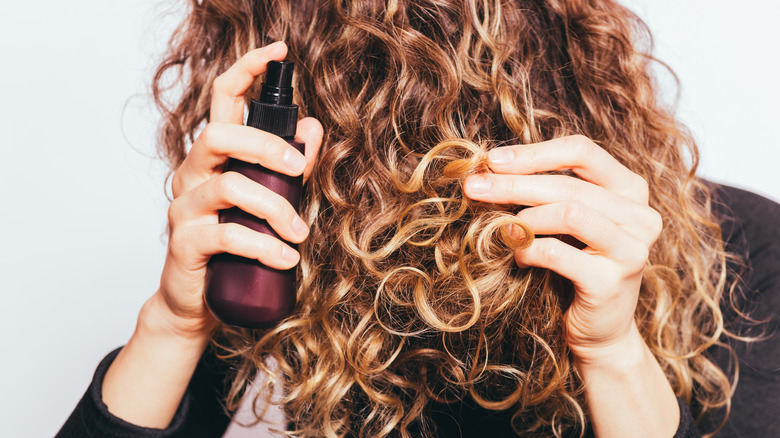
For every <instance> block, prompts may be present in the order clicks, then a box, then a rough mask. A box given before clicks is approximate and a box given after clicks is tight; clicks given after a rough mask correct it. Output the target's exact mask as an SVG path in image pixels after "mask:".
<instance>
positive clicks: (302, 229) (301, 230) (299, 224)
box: [292, 215, 309, 236]
mask: <svg viewBox="0 0 780 438" xmlns="http://www.w3.org/2000/svg"><path fill="white" fill-rule="evenodd" d="M292 229H293V231H294V232H295V234H297V235H298V236H305V235H306V233H308V232H309V227H307V226H306V222H304V221H303V219H301V218H300V216H298V215H296V216H295V217H294V218H293V221H292Z"/></svg>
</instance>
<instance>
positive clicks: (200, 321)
mask: <svg viewBox="0 0 780 438" xmlns="http://www.w3.org/2000/svg"><path fill="white" fill-rule="evenodd" d="M206 312H208V311H207V310H206ZM215 326H216V320H215V319H214V318H213V317H212V316H211V315H205V316H203V317H197V318H196V317H183V316H179V315H177V314H175V313H174V312H173V311H172V310H171V308H170V306H169V305H168V304H167V302H166V300H165V297H164V296H163V294H162V293H161V291H160V290H158V291H157V292H155V294H154V295H152V296H151V298H149V299H148V300H147V301H146V302H145V303H144V305H143V307H141V311H140V312H139V314H138V321H137V323H136V329H135V335H136V336H143V337H147V336H151V337H154V338H167V339H173V340H176V341H177V342H180V343H183V344H189V345H192V344H202V345H203V347H204V348H205V345H206V344H207V343H208V341H209V339H210V338H211V332H212V330H213V329H214V327H215Z"/></svg>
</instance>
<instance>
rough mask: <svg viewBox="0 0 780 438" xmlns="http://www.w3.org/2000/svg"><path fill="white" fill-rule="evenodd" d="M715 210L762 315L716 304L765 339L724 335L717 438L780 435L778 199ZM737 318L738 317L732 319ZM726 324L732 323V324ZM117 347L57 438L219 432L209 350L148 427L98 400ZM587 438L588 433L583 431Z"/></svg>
mask: <svg viewBox="0 0 780 438" xmlns="http://www.w3.org/2000/svg"><path fill="white" fill-rule="evenodd" d="M715 195H716V200H717V202H718V206H717V209H718V211H719V212H720V217H721V218H722V221H721V225H722V229H723V239H724V241H725V242H726V249H727V251H729V252H731V253H734V254H737V255H740V256H742V257H743V258H744V259H745V260H746V261H747V262H748V267H747V271H746V272H745V273H744V274H743V276H742V281H741V290H742V294H741V295H740V299H739V300H738V302H737V307H738V308H740V309H741V310H743V311H748V312H750V316H751V317H753V318H754V319H768V320H769V321H768V322H767V323H763V324H761V325H760V326H755V325H752V326H749V325H748V324H747V323H745V322H741V321H740V320H738V319H737V318H736V315H735V312H734V311H733V310H732V309H731V307H730V306H729V305H727V304H725V303H724V305H722V308H723V311H724V316H725V318H726V321H727V323H729V324H732V326H731V327H736V328H737V330H739V331H740V332H742V333H747V334H751V333H752V334H756V333H758V331H759V330H760V331H763V332H765V333H766V335H767V339H766V340H764V341H762V342H760V343H757V344H746V343H743V342H739V341H734V340H732V339H725V338H724V341H725V342H728V343H729V344H730V345H731V346H732V347H733V348H734V349H735V350H736V352H737V355H738V357H739V361H740V367H739V369H740V373H739V384H738V385H737V388H736V392H735V394H734V397H733V399H732V409H731V414H730V415H729V419H728V422H727V423H726V425H725V427H724V428H723V429H722V430H721V431H720V433H718V435H717V436H719V437H776V436H780V335H778V334H776V333H775V332H776V329H777V318H776V316H777V313H778V309H780V227H779V226H778V225H780V204H777V203H775V202H773V201H770V200H768V199H766V198H763V197H760V196H758V195H755V194H753V193H749V192H746V191H743V190H739V189H735V188H731V187H725V186H720V187H718V188H716V190H715ZM735 321H737V322H735ZM733 324H736V326H735V325H733ZM118 352H119V349H117V350H115V351H113V352H112V353H110V354H109V355H108V356H106V358H105V359H103V361H102V362H101V363H100V365H99V366H98V368H97V371H96V372H95V376H94V379H93V381H92V383H91V384H90V386H89V388H88V389H87V392H86V393H85V394H84V397H82V399H81V401H79V403H78V405H77V406H76V408H75V409H74V411H73V413H72V414H71V416H70V417H69V418H68V420H67V421H66V422H65V424H64V425H63V427H62V429H61V430H60V431H59V433H58V434H57V438H71V437H72V438H85V437H101V438H102V437H117V438H137V437H144V438H162V437H187V438H190V437H192V438H199V437H203V438H210V437H220V436H222V434H223V433H224V431H225V429H226V428H227V426H228V424H229V422H230V418H229V417H228V416H227V415H226V414H225V413H224V410H223V408H222V405H221V400H224V397H225V391H226V388H227V386H226V382H225V376H226V371H227V370H226V369H225V367H224V365H223V364H222V363H220V362H219V361H218V360H216V359H215V358H214V356H213V353H212V352H211V351H210V350H208V351H207V352H206V354H204V356H203V358H202V359H201V361H200V363H199V365H198V368H197V369H196V371H195V374H194V375H193V378H192V380H191V382H190V385H189V388H188V390H187V393H186V394H185V396H184V399H183V400H182V402H181V405H180V406H179V409H178V411H177V412H176V415H175V417H174V419H173V421H172V422H171V424H170V426H169V427H168V428H167V429H165V430H161V429H149V428H143V427H138V426H135V425H133V424H130V423H127V422H125V421H123V420H121V419H119V418H117V417H115V416H113V415H111V413H109V412H108V410H107V409H106V405H105V404H103V401H102V399H101V387H102V382H103V377H104V375H105V373H106V370H107V369H108V367H109V365H110V364H111V362H112V361H113V359H114V358H115V357H116V354H117V353H118ZM708 354H709V355H710V356H711V357H712V358H714V360H715V361H716V363H717V364H718V365H719V366H720V367H721V368H722V369H724V370H728V371H730V370H731V369H732V368H733V364H730V363H729V355H728V354H727V353H726V351H725V349H722V348H717V347H713V348H711V349H710V350H709V351H708ZM678 401H679V404H680V414H681V415H680V425H679V427H678V430H677V433H676V434H675V437H697V436H700V432H699V428H697V425H696V423H695V422H694V420H693V417H692V416H691V410H690V408H689V407H688V406H687V405H686V404H685V403H684V402H683V401H682V400H678ZM430 415H431V416H432V420H433V421H434V422H435V423H436V424H437V428H438V430H439V435H440V436H441V437H457V436H463V437H471V436H490V437H510V436H515V435H514V434H513V433H512V430H511V427H509V423H508V419H509V417H510V415H509V413H508V412H490V411H486V410H484V409H481V408H479V407H478V406H476V405H475V404H473V402H472V403H469V402H468V401H464V402H463V403H461V404H458V405H454V406H448V407H437V408H436V409H432V410H431V413H430ZM720 415H721V416H720V417H719V416H718V415H714V416H712V417H710V418H705V419H702V420H701V421H700V424H699V426H698V427H701V428H703V430H707V431H711V430H713V425H717V424H719V423H720V420H721V419H722V413H721V414H720ZM587 435H588V436H592V433H591V432H588V434H587Z"/></svg>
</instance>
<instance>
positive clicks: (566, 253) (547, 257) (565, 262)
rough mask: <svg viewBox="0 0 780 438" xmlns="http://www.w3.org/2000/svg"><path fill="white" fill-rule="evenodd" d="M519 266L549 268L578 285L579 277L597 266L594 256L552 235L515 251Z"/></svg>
mask: <svg viewBox="0 0 780 438" xmlns="http://www.w3.org/2000/svg"><path fill="white" fill-rule="evenodd" d="M515 261H516V262H517V264H518V266H520V267H528V266H535V267H538V268H545V269H550V270H551V271H553V272H556V273H558V274H560V275H561V276H563V277H565V278H568V279H569V280H571V281H572V282H573V283H574V285H575V286H578V285H579V284H580V282H579V281H578V280H579V279H582V278H588V276H589V275H592V273H593V272H596V270H597V269H598V268H599V267H598V266H597V259H596V256H594V255H591V254H588V253H586V252H583V251H580V250H578V249H576V248H574V247H573V246H570V245H567V244H565V243H563V242H561V241H560V240H558V239H556V238H553V237H544V238H537V239H534V241H533V243H531V246H529V247H528V248H525V249H521V250H517V251H515Z"/></svg>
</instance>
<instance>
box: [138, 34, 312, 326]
mask: <svg viewBox="0 0 780 438" xmlns="http://www.w3.org/2000/svg"><path fill="white" fill-rule="evenodd" d="M286 55H287V46H286V45H285V44H284V43H282V42H276V43H273V44H270V45H268V46H266V47H263V48H260V49H256V50H253V51H251V52H249V53H247V54H246V55H244V56H243V57H242V58H241V59H239V60H238V61H237V62H236V63H235V64H234V65H233V66H232V67H231V68H230V69H229V70H227V71H226V72H225V73H223V74H222V75H221V76H219V77H217V78H216V79H215V81H214V85H213V88H212V101H211V111H210V116H211V117H210V119H211V120H210V123H209V124H208V125H206V127H205V128H204V129H203V131H202V132H201V133H200V135H199V136H198V137H197V139H196V140H195V142H194V143H193V145H192V149H191V150H190V152H189V154H188V155H187V157H186V158H185V160H184V162H183V163H182V164H181V166H180V167H179V168H178V169H177V170H176V172H175V173H174V175H173V179H172V192H173V198H174V199H173V202H172V203H171V205H170V208H169V209H168V220H169V232H170V233H169V243H168V252H167V256H166V259H165V266H164V268H163V273H162V278H161V282H160V289H159V290H158V291H157V293H156V294H155V295H156V296H155V297H153V298H152V299H151V300H150V303H148V305H152V306H156V307H157V309H155V310H156V311H155V312H153V315H154V316H153V317H151V318H152V319H153V320H152V321H149V322H148V323H149V324H155V325H156V324H163V326H157V328H158V329H163V330H173V331H174V332H176V333H177V334H182V335H185V336H197V337H203V336H207V335H208V334H209V332H210V329H211V328H212V327H213V324H214V322H215V320H214V317H213V316H212V315H211V314H210V312H209V311H208V309H207V308H206V306H205V304H204V299H203V293H204V290H205V277H206V266H207V263H208V261H209V259H210V258H211V256H212V255H214V254H219V253H223V252H227V253H231V254H236V255H239V256H243V257H246V258H250V259H257V260H259V261H260V262H261V263H263V264H264V265H266V266H269V267H272V268H276V269H289V268H291V267H293V266H295V265H296V264H297V263H298V260H299V254H298V252H297V251H296V250H295V249H293V248H291V247H290V246H288V245H287V244H285V243H284V242H282V241H280V240H279V239H276V238H274V237H272V236H269V235H266V234H262V233H258V232H256V231H253V230H251V229H249V228H246V227H244V226H241V225H237V224H232V223H225V224H220V223H219V220H218V212H219V210H221V209H226V208H231V207H234V206H236V207H238V208H240V209H241V210H244V211H246V212H248V213H250V214H252V215H255V216H257V217H259V218H262V219H266V220H267V221H268V223H269V225H270V226H271V227H272V228H273V229H274V230H275V231H276V232H277V233H278V234H279V236H281V237H282V238H283V239H286V240H288V241H290V242H293V243H300V242H301V241H303V240H304V239H305V238H306V236H307V235H308V226H307V225H306V223H305V222H304V221H303V220H302V219H301V218H300V217H299V216H298V215H297V214H296V212H295V210H294V209H293V207H292V206H291V205H290V203H289V202H288V201H287V200H285V199H284V198H283V197H282V196H280V195H277V194H276V193H274V192H272V191H271V190H269V189H268V188H266V187H264V186H262V185H260V184H258V183H256V182H254V181H252V180H250V179H249V178H247V177H245V176H243V175H241V174H239V173H236V172H226V173H222V168H223V166H224V164H225V162H226V161H227V159H228V158H236V159H239V160H242V161H246V162H250V163H259V164H260V165H262V166H263V167H266V168H268V169H271V170H274V171H277V172H280V173H283V174H286V175H290V176H298V175H301V174H303V178H304V181H305V180H306V179H307V178H308V177H309V175H310V174H311V171H312V168H313V166H314V162H315V159H316V156H317V153H318V151H319V147H320V144H321V142H322V132H323V131H322V126H321V125H320V123H319V122H318V121H317V120H315V119H313V118H305V119H302V120H300V121H299V122H298V126H297V136H298V140H299V141H302V142H304V143H305V144H306V149H305V151H306V153H305V156H304V155H302V154H301V153H300V152H298V151H297V150H296V149H295V148H294V147H292V146H290V145H289V144H288V143H287V142H286V141H285V140H283V139H282V138H280V137H278V136H276V135H273V134H269V133H267V132H264V131H261V130H259V129H255V128H252V127H248V126H244V125H243V124H242V121H243V115H244V94H245V93H246V91H247V90H248V89H249V87H251V86H252V84H253V83H254V81H255V79H256V78H257V76H258V75H260V74H262V73H264V72H265V70H266V65H267V64H268V62H269V61H271V60H283V59H284V58H285V56H286Z"/></svg>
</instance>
